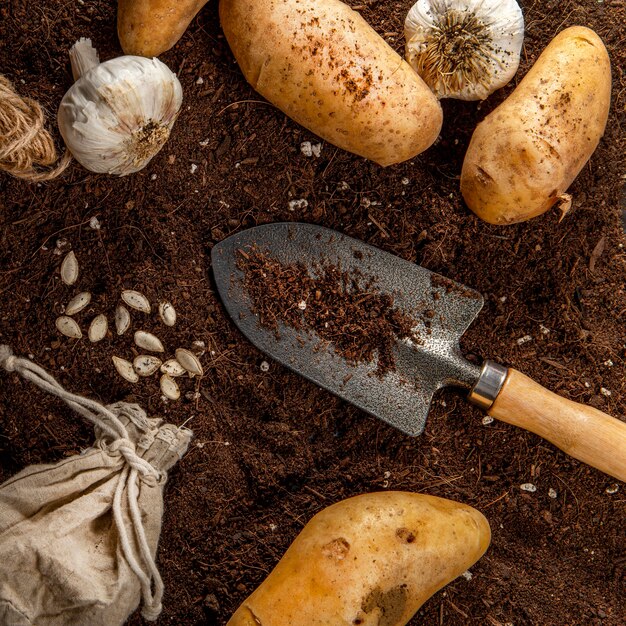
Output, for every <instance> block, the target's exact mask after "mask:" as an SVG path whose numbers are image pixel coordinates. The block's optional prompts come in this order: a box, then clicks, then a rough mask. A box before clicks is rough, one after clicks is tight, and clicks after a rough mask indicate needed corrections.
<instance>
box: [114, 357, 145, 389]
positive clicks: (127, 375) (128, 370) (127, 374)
mask: <svg viewBox="0 0 626 626" xmlns="http://www.w3.org/2000/svg"><path fill="white" fill-rule="evenodd" d="M111 360H112V361H113V365H115V369H116V370H117V373H118V374H119V375H120V376H121V377H122V378H124V379H125V380H127V381H128V382H129V383H136V382H137V381H138V380H139V376H138V375H137V372H136V371H135V370H134V369H133V364H132V363H130V362H129V361H127V360H126V359H120V357H119V356H113V357H111Z"/></svg>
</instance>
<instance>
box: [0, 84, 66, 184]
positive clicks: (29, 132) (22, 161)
mask: <svg viewBox="0 0 626 626" xmlns="http://www.w3.org/2000/svg"><path fill="white" fill-rule="evenodd" d="M44 123H45V119H44V114H43V110H42V108H41V106H40V105H39V104H38V103H37V102H35V100H32V99H31V98H22V97H21V96H19V95H18V94H17V93H16V91H15V89H14V88H13V85H12V84H11V82H10V81H9V80H7V78H5V77H4V76H2V75H1V74H0V169H2V170H4V171H5V172H8V173H9V174H12V175H13V176H16V177H17V178H22V179H24V180H28V181H31V182H40V181H44V180H51V179H53V178H56V177H57V176H59V175H60V174H61V173H62V172H63V171H65V169H66V168H67V166H68V165H69V164H70V162H71V160H72V155H71V154H70V152H69V150H66V152H65V154H64V155H63V156H62V157H61V159H60V160H59V162H58V164H57V165H56V166H55V167H53V168H52V169H44V170H42V169H40V168H42V167H43V168H46V167H50V166H52V165H54V164H55V163H56V162H57V158H58V157H57V151H56V148H55V147H54V141H53V140H52V137H51V136H50V133H49V132H48V131H47V130H46V128H45V126H44Z"/></svg>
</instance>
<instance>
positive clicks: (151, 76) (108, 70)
mask: <svg viewBox="0 0 626 626" xmlns="http://www.w3.org/2000/svg"><path fill="white" fill-rule="evenodd" d="M70 60H71V62H72V72H73V74H74V79H75V80H76V82H75V83H74V85H72V87H70V89H69V90H68V92H67V93H66V94H65V96H64V97H63V100H62V101H61V106H60V108H59V114H58V123H59V130H60V131H61V135H62V136H63V139H64V140H65V143H66V144H67V147H68V148H69V149H70V151H71V152H72V154H73V155H74V157H75V158H76V160H77V161H78V162H79V163H80V164H81V165H82V166H83V167H85V168H87V169H88V170H91V171H92V172H99V173H106V174H118V175H120V176H124V175H126V174H132V173H133V172H138V171H139V170H141V169H143V168H144V167H145V166H146V165H147V164H148V162H149V161H150V159H152V157H153V156H154V155H155V154H156V153H157V152H159V150H160V149H161V148H162V147H163V144H164V143H165V142H166V141H167V139H168V137H169V135H170V130H171V129H172V126H173V125H174V122H175V121H176V117H177V116H178V112H179V110H180V107H181V104H182V98H183V96H182V88H181V86H180V82H179V81H178V79H177V78H176V76H175V74H173V73H172V71H171V70H170V69H169V68H168V67H167V65H165V64H164V63H161V61H159V60H158V59H146V58H144V57H136V56H121V57H117V58H116V59H111V60H109V61H105V62H104V63H100V62H99V59H98V53H97V52H96V50H95V49H94V48H93V46H92V45H91V41H90V40H89V39H80V41H78V42H77V43H75V44H74V46H72V49H71V50H70Z"/></svg>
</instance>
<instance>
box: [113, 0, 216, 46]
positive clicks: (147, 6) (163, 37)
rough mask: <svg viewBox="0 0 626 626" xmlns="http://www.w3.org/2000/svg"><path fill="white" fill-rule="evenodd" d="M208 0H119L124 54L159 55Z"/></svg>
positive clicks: (118, 27) (176, 39)
mask: <svg viewBox="0 0 626 626" xmlns="http://www.w3.org/2000/svg"><path fill="white" fill-rule="evenodd" d="M206 3H207V0H119V2H118V5H117V35H118V37H119V39H120V44H121V45H122V50H124V53H125V54H136V55H139V56H142V57H158V56H159V55H160V54H161V53H163V52H165V51H166V50H169V49H170V48H171V47H172V46H173V45H174V44H175V43H176V42H177V41H178V40H179V39H180V38H181V37H182V36H183V33H184V32H185V30H186V29H187V26H189V23H190V22H191V20H192V19H193V18H194V17H195V16H196V14H197V13H198V11H199V10H200V9H201V8H202V7H203V6H204V5H205V4H206Z"/></svg>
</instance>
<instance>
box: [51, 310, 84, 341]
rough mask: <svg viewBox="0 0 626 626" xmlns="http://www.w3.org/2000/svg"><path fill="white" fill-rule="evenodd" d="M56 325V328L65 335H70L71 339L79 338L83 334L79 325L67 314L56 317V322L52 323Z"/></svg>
mask: <svg viewBox="0 0 626 626" xmlns="http://www.w3.org/2000/svg"><path fill="white" fill-rule="evenodd" d="M54 324H55V326H56V327H57V330H58V331H59V332H60V333H61V334H62V335H65V336H66V337H71V338H72V339H80V338H81V337H82V336H83V333H82V332H81V330H80V327H79V326H78V324H77V323H76V321H75V320H73V319H72V318H71V317H68V316H67V315H61V317H57V320H56V322H55V323H54Z"/></svg>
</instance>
